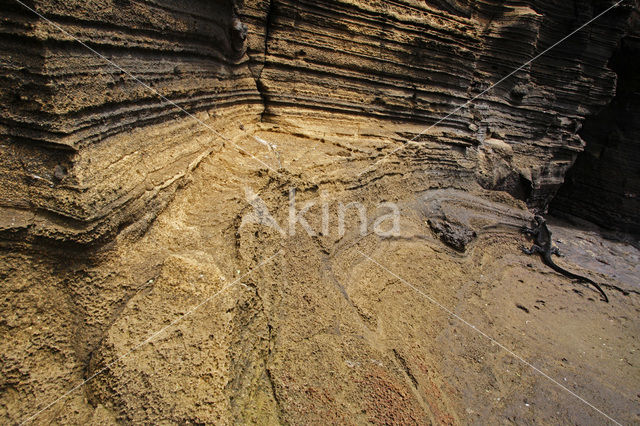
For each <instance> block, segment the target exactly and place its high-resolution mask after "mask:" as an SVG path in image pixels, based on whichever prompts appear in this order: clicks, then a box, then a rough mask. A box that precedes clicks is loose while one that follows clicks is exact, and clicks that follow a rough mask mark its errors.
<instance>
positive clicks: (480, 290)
mask: <svg viewBox="0 0 640 426" xmlns="http://www.w3.org/2000/svg"><path fill="white" fill-rule="evenodd" d="M258 136H259V137H260V139H261V140H262V141H266V142H268V143H270V144H273V145H274V146H273V147H272V149H267V147H266V146H265V145H264V144H263V143H262V142H261V141H260V140H245V141H243V143H244V144H245V145H244V146H246V148H247V150H251V152H259V153H260V158H261V159H262V160H263V161H265V162H268V164H270V165H273V167H274V168H275V169H277V168H278V166H279V165H280V166H282V169H281V170H279V171H278V170H276V171H275V172H274V171H268V170H265V168H264V167H262V166H260V164H257V163H256V162H255V161H254V160H253V159H251V158H250V157H248V156H246V155H241V154H239V153H236V152H231V151H229V152H227V153H225V154H223V155H219V156H216V157H212V158H210V159H208V160H206V161H205V162H204V163H203V164H202V166H201V167H200V168H199V169H198V170H197V171H196V172H195V174H194V176H193V179H192V182H191V183H190V184H189V185H188V186H186V187H185V188H184V189H183V190H181V191H180V192H179V193H178V195H177V196H176V199H175V200H174V201H173V202H172V204H171V205H170V206H169V208H167V210H165V211H164V212H163V213H162V214H161V216H160V217H159V218H158V219H157V220H156V221H155V223H154V224H153V225H152V226H151V228H150V229H145V230H140V229H136V228H135V227H132V228H130V229H127V230H125V232H123V233H122V234H121V236H120V237H119V238H118V240H117V241H116V242H115V243H114V244H112V245H111V246H110V247H107V248H105V249H104V250H103V251H102V252H101V253H99V254H98V255H96V256H95V257H93V258H92V260H91V262H87V261H86V259H84V258H82V257H81V256H79V255H78V257H77V259H76V258H75V257H74V256H69V255H67V259H65V260H64V261H61V260H60V257H55V256H54V257H52V258H44V259H41V260H38V261H36V259H40V258H39V257H38V254H34V255H29V254H17V253H7V252H5V253H4V254H3V257H2V264H1V268H0V272H1V273H2V276H3V278H4V280H5V286H4V292H3V299H2V303H3V312H4V314H3V319H2V323H0V325H1V326H2V328H1V330H2V344H1V345H2V348H1V349H2V350H1V351H0V352H1V353H2V354H3V355H2V356H3V373H4V382H3V383H2V386H3V392H2V399H1V401H0V402H1V404H0V407H1V408H2V412H1V414H2V416H3V417H4V418H5V419H6V420H7V421H8V422H9V423H14V422H16V423H17V422H20V421H22V420H25V419H29V421H33V422H35V423H47V422H54V423H63V422H72V423H81V422H92V423H102V424H112V423H118V422H125V423H129V422H134V423H158V422H165V423H220V424H225V423H234V422H240V423H243V422H244V423H260V424H277V423H293V424H317V423H322V424H327V423H337V422H340V423H347V424H363V423H377V424H382V423H384V424H400V423H402V424H430V423H431V424H558V423H567V424H614V422H620V423H622V424H633V423H639V422H640V393H639V392H640V368H638V367H639V366H640V343H639V341H638V339H637V336H638V335H639V334H640V323H639V322H638V319H637V318H638V313H639V309H640V278H639V277H640V274H639V273H638V272H639V271H638V268H639V262H638V256H639V255H640V252H639V251H638V250H637V249H636V248H634V247H633V246H632V245H630V244H627V243H623V242H615V241H612V240H607V239H604V238H603V237H602V235H601V234H600V233H598V231H597V230H595V229H594V228H585V227H584V226H580V227H577V226H575V225H572V224H569V223H568V222H563V221H560V220H554V221H552V222H551V228H552V230H553V232H554V237H556V238H557V244H558V246H559V247H560V249H561V251H562V252H563V255H564V257H562V258H559V259H558V263H559V264H562V265H563V266H565V267H567V269H570V270H572V271H574V272H578V273H581V274H585V275H588V276H589V277H591V278H592V279H594V280H596V281H598V282H600V283H603V284H604V285H605V291H606V292H607V294H608V296H609V298H610V303H609V304H606V303H603V302H602V301H600V300H599V298H598V294H597V293H596V292H595V291H593V289H592V288H590V287H586V286H584V285H581V284H580V283H576V282H574V281H572V280H570V279H567V278H565V277H563V276H561V275H558V274H557V273H555V272H553V271H552V270H550V269H549V268H548V267H546V266H545V265H544V264H543V263H542V261H541V260H540V258H538V257H536V256H527V255H525V254H523V253H522V252H521V250H520V248H521V247H522V246H523V245H527V244H529V243H528V242H527V241H526V240H525V239H524V237H523V236H522V235H520V234H519V232H518V231H517V229H515V228H509V227H499V226H498V227H495V228H487V230H485V231H484V232H479V233H478V236H477V238H476V239H475V241H474V242H472V243H471V244H470V245H469V247H468V248H467V250H466V251H465V252H464V253H460V252H457V251H455V250H453V249H451V248H450V247H448V246H446V245H445V244H443V243H442V242H441V241H440V240H439V239H438V238H437V236H436V235H434V233H433V232H432V230H431V228H430V227H429V225H428V223H427V222H428V219H429V217H428V214H429V213H428V212H429V209H428V208H426V206H427V204H428V203H427V202H426V201H425V200H426V199H428V196H429V194H430V192H429V191H433V189H430V188H435V187H437V185H435V184H434V182H430V181H422V180H421V179H418V178H416V176H419V170H418V171H417V172H416V170H415V169H411V168H410V167H409V168H407V167H405V168H404V169H402V173H399V172H398V170H400V169H399V166H398V161H401V160H398V159H390V160H387V161H385V162H384V164H383V165H382V166H380V167H378V168H376V171H375V173H373V174H367V175H365V176H364V177H363V178H361V179H359V180H357V179H356V178H355V177H356V176H357V174H358V173H359V170H362V169H363V168H364V167H366V165H367V164H369V163H370V160H371V155H372V154H371V152H369V151H366V150H358V149H355V148H353V147H354V146H356V144H355V141H350V140H349V138H347V137H342V138H341V139H340V141H341V142H340V143H337V142H335V141H331V140H328V139H327V140H323V142H322V143H317V142H318V140H316V139H312V138H313V137H315V136H314V135H297V136H295V135H291V134H287V132H283V131H276V130H274V129H265V130H264V131H262V132H260V133H258ZM316 136H317V135H316ZM358 137H359V138H362V136H358ZM311 142H313V143H311ZM350 142H354V143H350ZM378 144H383V141H381V140H378V141H376V140H371V141H369V144H368V146H369V147H372V148H371V151H373V152H375V147H376V146H377V145H378ZM346 165H348V166H349V167H346V168H345V166H346ZM345 170H346V171H345ZM356 181H357V182H360V183H361V184H359V185H355V184H354V182H356ZM362 182H364V183H362ZM416 182H417V183H416ZM292 187H295V188H297V193H296V197H297V198H296V205H297V208H298V210H299V209H302V208H303V206H304V204H305V203H306V202H314V201H315V202H317V204H316V206H315V207H312V208H311V209H310V210H309V212H308V213H307V214H306V216H305V217H306V218H307V220H308V222H309V224H310V227H311V228H312V229H314V230H318V232H317V233H316V235H309V234H308V233H307V232H305V231H304V229H302V228H301V227H300V226H298V227H297V228H296V232H295V235H292V234H291V233H289V232H287V231H288V230H287V229H286V220H287V218H288V213H289V212H288V207H289V189H290V188H292ZM471 189H472V190H474V189H473V188H471ZM251 194H254V195H251ZM478 194H479V193H478ZM254 196H259V197H260V201H259V202H258V201H256V198H255V197H254ZM252 197H253V198H252ZM322 197H326V199H328V200H329V201H330V202H328V212H329V217H330V222H329V232H328V235H322V234H321V233H320V232H319V230H321V229H322V226H323V223H322V210H321V208H320V207H318V206H319V205H320V204H321V203H320V202H319V201H318V200H321V199H323V198H322ZM425 197H426V198H425ZM248 199H249V200H253V204H252V203H248ZM505 200H506V202H505V203H499V202H497V201H496V200H494V201H492V202H491V203H490V204H488V205H486V206H481V205H480V204H478V207H477V211H476V213H477V214H478V215H479V216H478V217H477V218H475V219H474V217H475V216H474V214H476V213H473V212H474V211H475V210H474V209H473V208H469V211H470V212H471V213H468V214H469V215H470V217H471V219H472V221H473V220H476V222H481V224H482V225H487V224H499V222H500V217H501V215H503V214H504V211H507V210H508V211H510V212H515V213H514V214H516V213H517V212H518V203H516V202H513V201H509V200H507V199H506V198H505ZM352 201H358V202H360V203H362V205H363V206H364V207H365V208H366V211H367V215H368V216H369V217H371V218H373V219H375V218H379V217H381V216H382V215H383V214H385V213H388V212H387V211H386V210H385V209H382V208H380V206H379V205H380V203H381V202H383V201H386V202H394V203H396V204H397V205H398V206H399V207H400V211H401V215H400V227H399V232H398V233H397V234H395V235H390V236H380V235H377V234H376V233H375V232H372V229H371V227H368V228H367V232H366V233H364V235H362V234H361V233H360V232H359V228H358V222H357V221H356V217H355V214H352V215H348V216H347V217H346V223H345V232H344V235H340V234H339V233H338V230H337V214H338V213H337V203H338V202H343V203H345V204H346V203H349V202H352ZM498 201H499V200H498ZM256 206H257V207H256ZM260 206H262V207H264V208H266V209H267V210H268V212H269V214H270V215H271V217H273V219H274V221H275V222H276V223H277V224H278V225H279V226H281V228H283V232H279V230H278V229H275V227H274V226H267V225H266V224H265V223H267V222H265V219H264V218H265V217H266V216H265V215H264V213H265V212H266V211H267V210H263V211H262V213H263V214H262V216H261V215H260V214H258V213H259V210H260ZM501 209H502V210H501ZM505 209H506V210H505ZM256 210H258V213H256ZM478 212H479V213H478ZM260 218H262V219H260ZM243 219H244V222H243ZM256 222H260V223H256ZM372 222H373V220H370V224H371V223H372ZM385 223H386V225H389V223H388V221H387V222H385ZM474 223H475V222H474ZM140 235H141V236H140ZM134 237H135V238H134ZM141 343H142V344H141ZM86 379H90V380H89V382H88V383H86V384H85V385H84V386H81V387H79V388H78V389H76V390H73V391H72V392H70V393H68V394H67V392H68V391H69V390H71V389H73V388H74V386H75V385H76V384H78V383H82V382H83V380H86ZM59 396H63V398H62V399H60V400H58V398H59ZM50 402H53V404H51V405H49V403H50ZM42 408H46V409H45V410H44V411H42V412H39V410H41V409H42ZM34 414H37V415H36V416H35V417H31V416H32V415H34Z"/></svg>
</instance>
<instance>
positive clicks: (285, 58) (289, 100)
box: [259, 0, 628, 208]
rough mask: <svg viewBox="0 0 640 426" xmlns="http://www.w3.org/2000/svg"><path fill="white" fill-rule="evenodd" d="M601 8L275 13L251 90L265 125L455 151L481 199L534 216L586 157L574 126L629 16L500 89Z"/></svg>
mask: <svg viewBox="0 0 640 426" xmlns="http://www.w3.org/2000/svg"><path fill="white" fill-rule="evenodd" d="M610 4H611V3H606V2H605V3H602V2H577V3H576V4H574V3H573V2H564V3H562V2H560V3H559V2H547V1H535V0H534V1H526V2H492V1H473V2H469V1H437V2H435V1H427V2H416V1H402V0H400V1H392V2H373V3H372V2H354V1H346V0H342V1H341V0H335V1H331V2H322V3H318V2H313V1H297V0H296V1H287V0H283V1H274V2H272V4H271V9H270V11H269V16H268V22H269V31H268V36H267V41H266V45H267V55H266V63H265V68H264V71H263V72H262V74H261V77H260V80H259V82H260V86H261V87H263V92H264V96H265V99H266V111H265V115H266V117H268V118H269V119H270V120H273V121H276V122H278V121H291V120H294V119H296V118H299V119H302V120H305V119H308V117H310V116H313V117H324V118H326V119H328V120H336V121H339V122H341V121H349V120H353V119H354V117H357V119H360V120H364V121H370V120H375V119H380V120H388V121H391V122H393V123H396V124H399V128H400V129H402V128H404V129H405V132H406V136H407V139H409V138H412V137H414V136H415V133H417V131H414V129H415V128H416V127H412V126H411V125H412V124H413V125H417V124H419V125H420V126H421V127H422V129H424V128H427V130H426V131H424V133H422V134H420V136H419V137H418V138H417V139H418V141H425V145H427V143H426V142H433V146H434V149H432V150H431V152H427V154H426V156H427V157H429V156H440V157H441V158H442V152H441V151H438V150H441V149H442V146H443V145H446V144H447V143H449V144H455V145H457V146H458V148H459V149H463V150H466V153H465V155H466V157H467V158H469V159H471V161H473V162H474V163H475V168H476V174H475V178H476V179H477V181H478V182H479V183H480V184H481V185H482V186H483V187H485V188H487V189H500V190H506V191H509V192H510V193H512V194H514V195H518V196H520V197H521V198H523V199H526V200H527V201H528V203H529V204H530V205H531V206H533V207H537V208H544V207H545V206H546V204H547V202H548V201H549V199H550V197H551V196H552V195H553V194H554V193H555V191H556V189H557V188H558V187H559V185H560V184H561V183H562V181H563V176H564V174H565V172H566V171H567V169H568V168H569V167H570V166H571V165H572V163H573V160H574V159H575V156H576V154H577V153H579V152H580V151H582V149H583V147H584V142H583V140H582V139H581V138H580V136H579V135H578V130H579V129H580V126H581V123H582V122H583V120H584V118H585V117H586V116H589V115H591V114H594V113H595V112H596V111H598V110H599V108H601V107H602V106H604V105H606V104H607V103H608V102H609V101H610V100H611V98H612V95H613V93H614V88H615V81H616V77H615V74H614V73H613V71H612V70H610V69H609V68H608V67H607V62H608V60H609V58H610V57H611V55H612V54H613V51H614V50H615V47H616V44H617V42H618V40H619V39H620V37H621V36H622V33H623V30H624V25H623V22H624V16H626V14H627V13H628V11H625V10H623V9H622V8H620V9H617V10H614V11H611V12H609V13H608V14H607V15H605V16H603V17H602V18H600V19H599V20H597V21H596V22H594V23H593V24H592V25H591V26H590V27H589V30H588V31H583V32H579V33H578V34H576V35H575V36H573V37H572V38H570V39H569V40H567V41H565V42H564V43H562V44H561V45H559V46H557V47H556V48H554V49H553V50H552V51H551V52H549V53H548V54H545V55H543V56H541V57H540V58H539V59H537V60H536V61H535V62H533V63H532V64H529V65H526V66H524V67H523V68H522V69H521V70H520V71H519V72H517V73H515V74H514V75H512V76H510V77H509V78H506V79H504V80H503V77H504V76H506V75H508V74H509V73H510V72H511V71H512V70H514V69H516V68H518V67H520V66H521V65H522V64H525V63H526V62H527V61H530V60H531V59H533V58H535V57H536V55H538V54H540V53H541V52H543V51H544V50H545V49H547V48H549V47H551V46H552V45H553V44H554V43H556V42H557V41H558V40H560V39H561V38H562V37H564V36H565V35H566V34H568V33H569V32H570V31H571V30H574V29H577V28H578V27H579V26H580V25H581V24H583V23H585V22H587V21H588V20H589V19H591V18H592V17H594V16H595V15H597V14H598V13H600V12H602V11H603V10H604V9H605V7H608V6H609V5H610ZM498 82H500V84H499V85H498V86H497V87H495V88H494V89H492V90H489V91H486V90H487V89H489V87H490V86H491V85H492V84H493V83H498ZM485 91H486V92H485ZM472 99H473V103H471V104H467V102H468V101H470V100H472ZM456 108H458V109H456ZM452 111H453V112H452ZM441 162H443V160H441ZM433 169H437V167H436V166H434V167H433ZM427 173H428V170H427ZM461 174H462V173H461V171H458V176H457V178H458V179H463V176H461Z"/></svg>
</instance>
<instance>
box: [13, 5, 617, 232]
mask: <svg viewBox="0 0 640 426" xmlns="http://www.w3.org/2000/svg"><path fill="white" fill-rule="evenodd" d="M29 4H30V5H31V6H32V7H33V8H34V9H35V10H37V11H38V12H39V13H41V14H43V15H44V16H46V17H47V18H48V19H51V20H52V21H53V22H55V24H56V25H57V26H59V27H60V28H58V27H56V26H52V25H51V24H49V23H48V22H47V21H46V20H45V19H43V18H40V17H38V16H37V15H35V14H34V13H32V12H30V11H29V10H27V9H25V8H24V7H23V6H21V5H20V4H18V3H16V2H15V1H12V0H2V1H0V6H1V7H2V10H3V13H2V21H1V25H0V35H1V39H0V40H1V42H0V51H1V52H2V58H3V59H2V62H1V63H0V78H1V79H2V81H1V83H2V84H1V85H0V99H1V100H2V102H1V103H0V105H1V106H0V108H2V113H1V115H0V120H1V127H0V133H1V134H2V136H3V139H4V142H3V143H2V146H1V147H0V149H1V150H2V156H1V157H0V172H1V173H0V182H2V185H1V188H2V194H1V195H2V203H1V206H0V208H1V209H2V214H1V215H0V217H1V220H0V232H2V238H3V239H11V240H14V241H23V240H24V239H25V238H27V239H31V238H36V237H46V238H47V239H54V240H59V241H67V242H77V243H83V244H84V243H92V242H95V241H96V240H98V239H100V238H101V237H105V236H109V235H111V234H112V233H113V232H114V231H116V230H118V229H121V228H123V227H124V226H127V225H130V224H132V223H135V224H136V227H138V228H144V227H145V226H146V224H147V223H148V222H149V221H151V220H152V219H153V218H154V217H155V216H156V214H157V212H158V211H159V210H160V209H162V208H163V206H165V205H166V203H167V202H168V201H169V199H170V198H171V196H172V194H173V193H174V191H175V189H176V188H177V187H178V186H179V185H180V184H181V183H182V182H183V181H184V177H185V176H186V175H187V174H188V173H189V172H190V170H191V169H193V168H194V167H195V166H196V165H197V164H198V163H199V162H200V161H201V160H202V158H204V157H205V156H207V155H210V154H211V153H213V152H218V151H219V150H220V149H238V147H236V146H234V144H233V143H231V142H230V140H231V139H233V138H234V137H235V136H237V135H238V134H241V133H243V132H247V133H251V131H252V126H253V124H254V123H255V122H256V121H257V120H259V119H260V118H262V119H264V120H268V121H271V122H274V123H281V124H286V125H287V126H292V127H296V126H297V127H301V128H302V127H312V126H313V122H326V121H327V120H329V122H333V123H336V124H337V125H338V127H340V126H345V127H350V128H355V129H356V132H358V131H359V130H358V129H359V128H360V127H361V126H367V128H376V126H377V128H379V129H384V130H381V131H379V132H377V134H376V135H373V136H381V135H384V136H385V137H388V142H389V144H388V146H384V147H382V148H381V147H375V149H373V148H372V147H371V146H370V145H368V143H367V138H366V136H367V135H366V134H362V136H363V141H362V144H361V148H362V152H361V153H360V154H361V155H362V156H364V158H369V159H370V160H371V162H372V163H373V162H374V161H375V160H376V159H377V158H380V157H381V156H383V155H384V154H385V153H386V152H389V151H391V150H393V149H395V148H396V147H398V146H401V145H399V144H401V143H403V141H405V140H407V139H411V138H413V137H415V136H416V135H417V134H419V133H420V131H422V130H423V129H425V128H426V127H427V126H431V125H432V124H435V123H436V122H438V121H439V120H440V119H442V118H443V117H445V116H446V115H447V114H448V113H449V112H451V111H452V110H453V109H454V108H455V107H457V106H463V105H464V104H465V102H467V101H469V100H471V99H473V98H474V97H475V96H477V95H480V94H481V93H482V92H483V91H484V90H485V89H487V88H489V87H490V85H491V84H492V83H495V82H497V81H499V80H500V79H501V78H502V77H503V76H504V75H506V74H508V73H509V72H510V71H511V70H513V69H514V68H516V67H518V66H520V65H521V64H523V63H525V62H526V61H528V60H530V59H532V58H534V57H535V55H537V54H538V53H540V52H542V51H544V49H546V48H548V47H550V46H551V45H552V44H553V43H555V42H556V41H558V40H559V39H561V38H562V37H564V36H565V35H566V34H567V33H568V32H570V31H571V30H573V29H576V28H578V26H579V25H581V24H582V23H584V22H586V21H588V20H589V19H591V18H592V17H594V16H596V15H597V14H598V13H600V12H601V11H603V10H604V9H605V8H606V7H609V6H610V5H611V4H612V2H601V1H575V2H555V1H543V0H529V1H506V2H498V1H462V0H461V1H454V0H439V1H427V2H423V1H412V0H394V1H384V2H382V1H375V2H370V1H354V0H330V1H323V2H315V1H304V0H301V1H289V0H272V1H264V0H247V1H245V2H238V4H234V3H233V2H231V1H216V2H209V1H204V0H190V1H181V2H177V1H169V0H150V1H146V2H139V1H129V0H126V1H116V0H95V1H90V2H84V1H65V2H50V1H41V0H36V1H33V2H31V3H29ZM628 14H629V7H627V6H621V7H618V8H616V9H614V10H612V11H610V12H609V13H607V14H606V15H605V16H603V17H602V18H600V19H598V20H597V21H596V22H594V23H593V24H591V25H590V26H589V27H588V30H585V31H581V32H579V33H578V34H576V35H574V36H573V37H571V38H570V39H569V40H567V41H565V42H564V43H562V44H561V45H559V46H558V47H556V48H554V49H553V50H552V51H550V52H549V53H548V54H545V55H544V56H542V57H541V58H539V59H537V60H536V61H535V62H533V63H532V64H530V65H527V66H525V67H524V68H523V69H522V70H521V71H520V72H518V73H517V74H515V75H514V76H512V77H510V78H508V79H506V80H505V81H504V82H502V83H501V84H500V85H499V86H498V87H496V88H495V89H493V90H491V91H489V92H487V93H485V94H482V95H481V96H479V98H478V99H477V100H475V101H474V102H473V103H472V104H471V105H467V106H465V107H463V108H461V109H460V110H458V111H457V112H455V113H454V114H453V115H452V116H451V117H449V118H447V119H446V120H444V121H442V122H439V123H438V124H437V126H435V127H433V128H430V129H429V130H428V131H426V132H425V133H424V134H421V135H420V136H419V137H418V138H417V140H416V142H419V143H420V144H419V145H418V149H415V148H416V147H415V146H412V147H411V149H406V150H403V151H402V152H399V153H398V154H397V155H394V156H393V159H390V160H389V161H386V160H385V164H391V165H392V166H393V167H391V168H388V169H386V171H385V169H384V168H381V169H380V170H382V172H381V173H387V172H403V171H407V170H416V169H418V170H422V171H423V172H424V173H426V174H428V175H429V176H431V177H439V178H440V181H441V184H442V186H459V187H460V186H464V185H470V184H475V183H478V184H480V185H481V186H482V187H484V188H487V189H499V190H506V191H508V192H510V193H511V194H512V195H515V196H516V197H518V198H521V199H525V200H527V201H528V203H529V204H530V205H531V206H534V207H538V208H544V207H545V206H546V204H547V203H548V201H549V199H550V197H551V196H552V195H553V194H554V193H555V191H556V189H557V188H558V187H559V185H560V184H561V183H562V181H563V177H564V175H565V172H566V171H567V169H568V168H569V167H570V166H571V164H572V163H573V161H574V159H575V157H576V155H577V154H578V153H579V152H581V151H582V150H583V148H584V143H583V141H582V139H581V138H580V136H579V134H578V132H579V130H580V127H581V125H582V122H583V121H584V119H585V117H589V116H592V115H594V114H596V113H597V112H598V111H599V109H600V108H602V107H603V106H605V105H607V104H608V103H609V102H610V101H611V99H612V98H613V95H614V91H615V86H616V76H615V74H614V73H613V71H612V70H611V69H609V67H608V66H607V63H608V61H609V58H611V56H612V54H613V52H614V51H615V49H616V45H617V43H618V41H619V40H620V39H621V38H622V37H623V35H624V33H625V31H626V25H627V24H626V19H627V16H628ZM238 19H240V21H242V22H244V23H246V24H247V25H248V26H249V34H248V39H247V42H246V49H247V54H246V55H244V54H243V50H244V48H243V47H242V46H241V45H240V46H239V45H238V43H239V40H241V38H242V35H241V33H242V26H241V25H239V23H238ZM61 30H64V31H65V32H62V31H61ZM73 38H77V39H79V40H81V41H83V42H85V43H87V44H88V45H89V47H91V48H93V49H95V50H97V51H99V52H101V53H102V54H104V55H105V56H106V57H108V58H109V59H110V60H112V61H113V62H114V63H116V64H117V66H115V65H113V64H110V63H107V62H106V61H105V60H104V59H101V58H99V57H97V56H96V55H95V54H93V53H92V52H90V51H89V50H87V49H86V48H85V47H83V46H82V45H81V44H79V43H78V42H76V41H74V40H73ZM239 47H240V50H239ZM119 67H121V68H122V69H124V70H126V71H123V70H122V69H120V68H119ZM134 77H135V78H134ZM140 81H141V82H142V83H144V84H145V85H148V86H150V87H151V88H153V90H149V89H148V88H146V87H144V86H143V85H141V84H140ZM154 91H157V92H159V93H160V94H161V95H162V96H163V97H160V96H158V95H157V94H156V93H154ZM164 97H166V98H164ZM173 103H176V104H178V105H179V106H180V107H181V108H184V109H185V110H187V111H188V112H189V114H193V115H187V114H185V113H184V112H183V111H180V110H179V109H178V108H176V107H175V106H174V105H173ZM203 123H204V124H203ZM212 129H213V130H216V131H219V132H220V134H216V133H215V132H214V131H212ZM221 135H223V136H221ZM240 149H245V148H240ZM247 149H248V148H247ZM374 178H375V177H374ZM363 179H364V181H365V183H366V181H367V176H366V175H365V177H364V178H363Z"/></svg>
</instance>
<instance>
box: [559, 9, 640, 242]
mask: <svg viewBox="0 0 640 426" xmlns="http://www.w3.org/2000/svg"><path fill="white" fill-rule="evenodd" d="M630 24H631V25H630V26H631V30H630V32H629V34H628V35H626V36H625V37H624V38H623V39H622V41H621V43H620V46H619V48H618V50H617V51H616V53H615V55H614V56H613V58H612V60H611V63H610V66H611V67H612V69H613V70H614V71H615V72H616V74H617V75H618V84H617V89H616V97H615V98H614V99H613V101H612V102H611V104H609V105H608V106H607V107H605V108H604V109H603V110H602V111H600V112H599V113H598V114H596V115H595V116H593V117H590V118H588V119H587V120H586V122H585V125H584V127H583V129H582V131H581V132H580V136H581V137H582V138H583V139H584V140H585V141H586V142H587V146H586V148H585V151H584V152H583V153H581V154H580V155H579V156H578V159H577V161H576V164H575V165H574V167H573V168H572V169H571V170H570V171H569V173H568V174H567V177H566V182H565V184H564V185H563V186H562V187H561V188H560V191H559V192H558V196H557V198H556V199H554V201H553V204H552V208H553V210H554V211H555V212H561V213H562V212H564V213H570V214H572V215H574V216H578V217H581V218H584V219H587V220H589V221H591V222H594V223H597V224H599V225H601V226H603V227H606V228H610V229H611V228H613V229H616V230H622V231H624V232H630V233H634V234H636V235H640V221H638V218H639V217H640V15H639V14H638V12H637V11H636V12H635V13H634V14H633V16H632V17H631V21H630Z"/></svg>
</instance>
